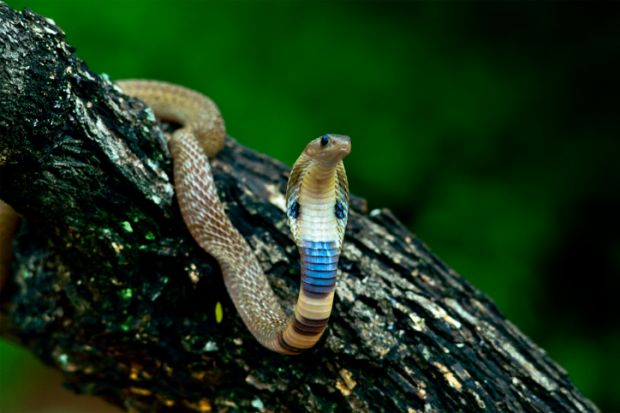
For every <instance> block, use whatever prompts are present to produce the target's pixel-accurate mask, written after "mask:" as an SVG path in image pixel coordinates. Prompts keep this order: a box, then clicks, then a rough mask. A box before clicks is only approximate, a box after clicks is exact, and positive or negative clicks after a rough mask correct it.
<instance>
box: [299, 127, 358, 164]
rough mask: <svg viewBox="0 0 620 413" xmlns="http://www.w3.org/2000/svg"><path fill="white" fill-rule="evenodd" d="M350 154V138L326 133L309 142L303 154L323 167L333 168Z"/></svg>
mask: <svg viewBox="0 0 620 413" xmlns="http://www.w3.org/2000/svg"><path fill="white" fill-rule="evenodd" d="M349 152H351V138H349V137H348V136H346V135H335V134H330V133H327V134H325V135H322V136H319V137H318V138H316V139H313V140H311V141H310V143H309V144H308V145H307V146H306V149H304V154H305V155H306V156H307V157H308V158H309V159H312V160H314V161H316V162H318V163H320V164H321V165H322V166H324V167H334V166H335V165H336V164H337V163H338V162H339V161H340V160H342V158H344V157H345V156H347V155H348V154H349Z"/></svg>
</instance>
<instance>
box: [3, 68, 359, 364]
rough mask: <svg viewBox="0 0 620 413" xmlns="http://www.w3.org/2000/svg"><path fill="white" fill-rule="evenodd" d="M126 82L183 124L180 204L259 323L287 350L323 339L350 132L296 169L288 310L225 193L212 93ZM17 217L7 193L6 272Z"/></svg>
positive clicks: (178, 142)
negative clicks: (218, 174)
mask: <svg viewBox="0 0 620 413" xmlns="http://www.w3.org/2000/svg"><path fill="white" fill-rule="evenodd" d="M117 85H118V86H119V87H120V88H121V89H122V91H123V92H125V93H126V94H128V95H130V96H133V97H137V98H139V99H141V100H143V101H144V102H145V103H146V104H147V105H149V106H150V107H151V108H152V109H153V111H154V112H155V114H156V115H157V116H158V117H160V118H161V119H164V120H171V121H175V122H177V123H179V124H181V125H182V126H181V128H180V129H178V130H176V131H175V132H174V133H173V134H172V135H171V136H170V137H169V147H170V152H171V154H172V158H173V165H174V182H175V190H176V195H177V200H178V203H179V206H180V209H181V213H182V215H183V219H184V221H185V224H186V225H187V228H188V229H189V231H190V233H191V234H192V236H193V237H194V239H195V240H196V241H197V242H198V244H199V245H200V246H201V247H202V248H203V249H205V250H206V251H207V252H208V253H209V254H210V255H212V256H213V257H215V258H216V259H217V261H218V263H219V265H220V267H221V270H222V274H223V277H224V283H225V285H226V288H227V290H228V292H229V294H230V296H231V298H232V300H233V302H234V304H235V307H236V308H237V311H238V312H239V314H240V315H241V318H242V320H243V322H244V323H245V325H246V326H247V328H248V329H249V330H250V332H251V333H252V334H253V335H254V337H256V339H257V340H258V341H259V342H260V343H261V344H262V345H263V346H265V347H267V348H268V349H270V350H273V351H276V352H278V353H283V354H298V353H300V352H302V351H303V350H306V349H308V348H311V347H312V346H314V345H315V344H316V342H317V341H318V340H319V339H320V337H321V335H322V334H323V332H324V330H325V327H326V325H327V321H328V319H329V316H330V314H331V309H332V303H333V299H334V288H335V283H336V270H337V265H338V258H339V255H340V252H341V250H342V242H343V237H344V231H345V227H346V224H347V216H348V201H349V195H348V183H347V177H346V174H345V169H344V165H343V162H342V159H343V158H344V157H345V156H346V155H347V154H348V153H349V151H350V149H351V141H350V139H349V138H348V137H347V136H342V135H323V136H321V137H319V138H317V139H314V140H312V141H311V142H310V143H309V144H308V145H307V146H306V148H305V150H304V151H303V152H302V154H301V155H300V156H299V158H298V159H297V161H296V162H295V164H294V166H293V169H292V171H291V174H290V177H289V182H288V187H287V191H286V207H287V216H288V220H289V225H290V228H291V232H292V234H293V237H294V239H295V243H296V244H297V246H298V248H299V251H300V255H301V263H302V265H301V288H300V291H299V297H298V300H297V304H296V305H295V309H294V313H293V314H292V315H291V316H290V317H287V316H286V315H285V313H284V311H283V309H282V307H281V306H280V304H279V303H278V300H277V298H276V296H275V294H274V292H273V291H272V289H271V287H270V286H269V283H268V280H267V278H266V277H265V275H264V273H263V271H262V269H261V267H260V265H259V263H258V261H257V259H256V257H255V256H254V253H253V252H252V250H251V248H250V246H249V245H248V243H247V242H246V241H245V239H244V238H243V237H242V236H241V234H240V233H239V232H238V231H237V229H236V228H235V227H234V226H233V225H232V223H231V222H230V220H229V219H228V217H227V215H226V213H225V211H224V208H223V206H222V204H221V202H220V200H219V198H218V196H217V192H216V187H215V184H214V181H213V176H212V174H211V169H210V166H209V161H208V158H209V157H214V156H215V155H216V154H217V153H218V152H219V150H220V149H221V148H222V146H223V144H224V137H225V129H224V122H223V120H222V117H221V115H220V112H219V110H218V108H217V107H216V106H215V104H214V103H213V102H212V101H211V100H210V99H209V98H208V97H206V96H204V95H202V94H200V93H197V92H194V91H192V90H189V89H186V88H183V87H181V86H176V85H172V84H169V83H164V82H157V81H145V80H125V81H119V82H117ZM17 219H18V216H17V214H16V213H15V212H14V211H13V210H12V208H11V207H10V206H8V205H7V204H5V203H3V202H2V201H0V230H1V231H0V271H4V272H6V271H7V270H6V268H7V267H8V266H7V262H8V259H9V256H10V244H11V241H12V236H11V235H10V234H12V233H13V230H14V228H15V226H16V222H17ZM1 234H4V235H1ZM3 275H4V276H6V274H1V273H0V280H1V279H2V276H3Z"/></svg>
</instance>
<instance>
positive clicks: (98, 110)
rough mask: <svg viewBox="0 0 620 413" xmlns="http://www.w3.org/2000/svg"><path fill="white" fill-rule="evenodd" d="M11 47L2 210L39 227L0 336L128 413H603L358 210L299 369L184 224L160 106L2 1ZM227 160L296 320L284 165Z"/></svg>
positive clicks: (398, 236)
mask: <svg viewBox="0 0 620 413" xmlns="http://www.w3.org/2000/svg"><path fill="white" fill-rule="evenodd" d="M0 50H1V52H2V54H1V58H0V198H1V199H3V200H5V201H6V202H8V203H9V204H10V205H12V206H13V207H14V208H15V209H16V210H17V211H18V212H19V213H20V214H22V216H23V217H24V219H23V220H22V226H21V229H20V231H19V235H18V237H17V240H16V242H15V253H14V257H13V264H12V268H11V276H10V277H9V279H8V280H7V282H6V285H5V287H4V288H3V290H2V294H1V295H0V303H1V307H0V314H1V317H2V318H1V320H2V328H1V332H0V333H1V334H2V335H3V336H5V337H12V338H13V339H15V340H17V341H19V342H20V343H22V344H23V345H25V346H27V347H28V348H30V349H31V350H32V351H33V352H34V353H35V354H37V355H38V356H39V357H40V358H41V359H43V360H44V361H45V362H46V363H48V364H50V365H52V366H55V367H56V368H57V369H59V370H61V371H63V372H64V375H65V378H66V381H67V383H68V385H69V386H70V387H71V388H73V389H74V390H75V391H77V392H81V393H91V394H96V395H99V396H101V397H105V398H106V399H108V400H109V401H111V402H112V403H115V404H118V405H120V406H123V407H124V408H126V409H127V410H129V411H175V412H180V411H202V412H205V411H211V410H217V411H232V410H241V411H244V410H254V409H256V410H263V411H356V412H357V411H407V412H457V411H458V412H479V411H489V412H495V411H498V412H508V411H510V412H594V411H597V409H596V407H595V406H594V405H593V404H592V403H591V402H590V401H588V400H587V399H585V398H584V397H583V396H582V395H581V394H580V393H579V391H578V390H577V389H576V388H575V387H574V386H573V384H572V383H571V382H570V380H569V378H568V377H567V375H566V372H565V371H564V370H562V369H561V368H560V367H559V366H557V365H556V364H555V363H554V362H553V361H552V360H550V359H549V357H548V356H547V355H546V354H545V353H544V351H543V350H541V349H540V348H538V347H537V346H536V345H535V344H534V343H532V342H531V341H530V340H529V339H528V338H527V337H525V336H524V335H523V334H522V333H521V332H520V331H519V330H518V329H517V328H516V327H515V326H514V325H512V324H511V323H510V322H509V321H508V320H506V319H505V318H504V316H503V315H502V314H501V313H500V312H499V311H498V309H497V308H496V306H495V305H494V304H493V302H492V301H491V300H489V298H487V297H485V296H484V295H483V294H481V293H480V292H479V291H478V290H476V289H475V288H473V287H472V286H471V285H470V284H469V283H468V282H466V281H465V280H464V279H463V278H462V277H460V276H459V275H457V274H456V273H454V272H453V271H452V270H451V269H450V268H449V267H448V266H447V265H445V264H444V263H442V262H441V261H440V260H439V259H438V258H437V257H435V256H434V255H433V254H432V253H431V252H430V251H429V249H428V247H426V246H425V245H424V244H423V243H422V242H421V241H420V240H419V239H417V238H416V237H414V236H413V235H411V234H410V233H409V232H408V231H407V229H406V228H405V227H404V226H403V225H402V224H401V223H400V222H398V220H397V219H396V218H394V216H393V215H392V214H391V213H390V212H389V211H387V210H374V211H372V212H370V214H366V211H365V207H364V205H365V204H364V201H363V200H361V199H359V198H354V199H353V202H352V212H351V215H350V223H349V227H348V230H347V238H346V246H345V249H344V253H343V257H342V261H341V270H342V274H341V277H340V280H339V284H338V287H337V294H336V295H337V298H336V303H335V311H334V315H333V317H332V320H331V321H330V326H329V329H328V332H327V333H326V335H325V336H326V337H325V338H324V339H323V340H322V341H321V342H320V343H319V345H318V346H317V347H316V348H315V349H313V350H312V351H309V352H308V353H307V354H304V355H301V356H297V357H285V356H281V355H278V354H275V353H271V352H269V351H268V350H265V349H263V348H262V347H260V345H259V344H258V343H257V342H256V341H255V340H254V339H253V338H252V336H251V335H250V334H249V332H248V331H247V329H246V328H245V327H244V325H243V324H242V322H241V320H240V318H239V317H238V316H237V314H236V311H235V309H234V307H233V305H232V303H231V301H230V299H229V298H228V296H227V293H226V291H225V289H224V286H223V283H222V279H221V275H220V273H219V268H218V266H217V263H216V262H215V261H214V260H213V259H212V258H211V257H209V256H208V255H207V254H206V253H205V252H203V251H202V250H201V249H200V248H199V247H198V246H197V245H196V243H195V242H194V241H193V240H192V239H191V237H190V235H189V233H188V232H187V230H186V228H185V226H184V224H183V222H182V220H181V217H180V215H179V211H178V208H177V205H176V202H175V199H174V188H173V184H172V181H171V162H170V158H169V155H168V152H167V148H166V141H165V137H164V135H163V134H162V132H161V129H160V128H159V127H158V125H157V123H156V122H155V120H154V118H153V116H152V114H151V113H150V111H148V110H146V109H145V107H144V106H143V105H142V104H141V103H140V102H138V101H136V100H133V99H129V98H126V97H125V96H123V95H122V94H121V93H120V91H119V90H118V89H116V88H115V87H114V86H113V84H112V83H111V82H110V81H109V80H107V79H106V78H105V77H103V76H100V75H97V74H95V73H93V72H91V71H90V70H89V69H88V68H87V66H86V65H85V64H84V63H83V62H82V61H80V60H79V59H77V58H76V57H75V55H74V54H73V49H72V48H71V47H70V46H68V45H67V44H66V43H65V39H64V34H63V32H62V31H61V30H60V29H59V28H58V27H57V26H55V25H54V24H53V22H51V21H49V20H46V19H44V18H42V17H40V16H37V15H36V14H34V13H32V12H29V11H24V12H16V11H14V10H12V9H10V8H9V7H8V6H7V5H5V4H2V3H0ZM213 164H214V170H215V178H216V181H217V186H218V190H219V193H220V195H221V197H222V198H223V200H224V202H225V205H226V207H227V209H228V212H229V215H230V217H231V219H232V221H233V223H234V224H235V225H236V226H237V228H239V230H240V231H241V232H242V234H243V235H244V236H245V237H246V238H247V240H248V241H249V242H250V244H251V245H252V247H253V248H254V250H255V251H256V254H257V256H258V258H259V260H260V262H261V263H262V265H263V268H264V269H265V271H266V273H267V274H268V276H269V278H270V281H271V283H272V285H273V287H274V289H275V291H276V293H277V294H278V296H279V297H280V298H281V300H282V303H283V305H285V306H286V307H287V308H292V306H293V304H294V300H295V299H296V297H297V291H298V280H299V271H298V269H297V268H298V265H299V262H298V260H299V258H298V254H297V251H296V248H295V246H294V243H293V242H292V240H291V238H290V235H289V230H288V227H287V225H286V220H285V214H284V204H283V193H284V190H285V187H286V179H287V174H288V167H286V166H285V165H283V164H281V163H279V162H277V161H274V160H272V159H269V158H268V157H265V156H263V155H260V154H258V153H256V152H254V151H252V150H250V149H247V148H244V147H242V146H241V145H239V144H238V143H236V142H235V141H234V140H232V139H228V141H227V143H226V147H225V149H224V150H223V152H222V153H221V154H220V155H218V157H217V159H215V160H214V161H213ZM220 305H221V306H222V308H223V320H221V321H218V317H216V308H219V307H220Z"/></svg>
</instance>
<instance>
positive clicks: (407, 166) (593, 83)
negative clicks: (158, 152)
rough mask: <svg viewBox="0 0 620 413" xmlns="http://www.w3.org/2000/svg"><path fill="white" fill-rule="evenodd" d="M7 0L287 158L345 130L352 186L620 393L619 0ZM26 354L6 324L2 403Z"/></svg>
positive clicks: (25, 367) (102, 64)
mask: <svg viewBox="0 0 620 413" xmlns="http://www.w3.org/2000/svg"><path fill="white" fill-rule="evenodd" d="M8 3H9V5H11V6H13V7H14V8H17V9H21V8H23V7H30V8H32V9H34V10H35V11H37V12H38V13H40V14H43V15H45V16H47V17H50V18H52V19H53V20H55V21H56V23H57V24H58V25H59V26H60V27H61V28H62V29H63V30H64V31H65V32H66V34H67V38H68V40H69V42H70V43H71V44H72V45H74V46H75V47H76V48H77V54H78V56H80V57H81V58H82V59H84V60H85V61H86V62H87V63H88V64H89V66H90V67H91V68H92V69H93V70H94V71H96V72H99V73H107V74H108V75H109V76H110V77H111V78H112V79H121V78H129V77H140V78H153V79H162V80H167V81H171V82H176V83H181V84H184V85H186V86H189V87H191V88H194V89H197V90H200V91H203V92H205V93H207V94H209V95H210V96H211V97H212V98H213V99H214V100H215V101H216V102H217V103H218V104H219V106H220V108H221V109H222V112H223V114H224V117H225V119H226V122H227V127H228V131H229V133H230V134H231V135H232V136H234V137H236V138H237V139H238V140H239V141H241V142H242V143H243V144H245V145H247V146H250V147H253V148H256V149H257V150H259V151H262V152H265V153H267V154H269V155H271V156H272V157H274V158H278V159H280V160H282V161H284V162H286V163H288V164H292V162H293V161H294V160H295V157H296V155H297V154H298V153H299V151H300V150H301V149H302V148H303V146H304V145H305V143H306V142H307V141H308V140H309V139H311V138H313V137H316V136H318V135H320V134H322V133H324V132H337V133H345V134H348V135H350V136H351V137H352V139H353V153H352V155H351V156H350V158H348V159H347V168H348V172H349V177H350V184H351V188H352V191H353V192H354V193H356V194H357V195H360V196H363V197H365V198H367V199H368V202H369V204H370V206H371V208H375V207H388V208H390V209H392V210H393V211H394V213H395V214H396V215H397V216H398V217H399V218H400V219H401V220H402V221H403V222H404V223H406V225H407V226H408V227H409V228H410V229H411V231H412V232H414V233H415V234H417V235H418V236H419V237H420V238H422V239H423V240H424V241H425V242H426V243H427V244H428V245H430V246H431V248H432V249H433V250H434V251H435V252H436V253H437V254H438V255H439V256H440V257H441V258H442V259H444V260H445V261H446V262H447V263H448V264H449V265H451V266H452V267H454V268H455V269H456V270H457V271H458V272H459V273H461V274H462V275H463V276H464V277H466V278H467V279H469V280H470V281H471V282H472V283H473V284H474V285H476V286H477V287H478V288H480V289H481V290H482V291H484V292H485V293H486V294H488V295H489V296H490V297H492V298H493V299H494V300H495V301H496V302H497V304H498V306H499V307H500V308H501V309H502V311H503V312H504V313H505V314H506V316H507V317H508V318H509V319H510V320H512V321H513V322H514V323H515V324H516V325H517V326H518V327H519V328H520V329H522V330H523V331H524V332H525V333H526V334H527V335H529V336H530V337H532V339H533V340H534V341H535V342H536V343H538V344H539V345H540V346H542V347H543V348H544V349H545V350H546V351H547V352H548V353H549V354H550V356H551V357H552V358H553V359H554V360H556V361H557V362H558V363H559V364H560V365H562V366H563V367H564V368H565V369H566V370H567V371H568V373H569V375H570V376H571V378H572V379H573V381H574V382H575V384H576V385H577V387H578V388H579V389H580V390H581V391H582V392H583V393H584V394H585V395H586V396H588V397H589V398H591V399H592V400H593V401H594V402H595V403H597V405H598V406H599V407H601V408H602V409H603V410H604V411H620V380H618V379H617V371H620V328H619V327H620V305H619V304H618V303H619V302H620V298H619V291H620V235H619V234H620V226H619V220H618V212H619V211H620V192H619V188H620V167H619V166H618V157H619V155H620V142H619V139H620V133H619V127H618V124H619V116H618V113H619V106H620V105H619V98H618V96H620V89H619V87H618V85H619V79H618V78H619V73H620V66H619V65H618V60H619V59H620V56H619V55H620V10H619V8H618V7H616V6H618V4H616V5H603V4H598V5H594V7H591V5H588V4H584V3H579V4H575V3H563V4H552V3H532V2H527V3H513V2H509V3H465V4H463V3H441V4H435V3H394V2H387V3H379V2H377V3H373V2H364V3H353V2H333V3H328V2H318V3H303V2H290V3H289V2H264V1H261V2H256V3H254V2H234V1H233V2H208V1H167V2H164V1H154V0H140V1H138V0H127V1H123V2H121V1H106V2H94V1H93V2H87V1H81V2H78V1H50V0H46V1H36V0H32V1H15V0H14V1H10V0H9V1H8ZM25 354H26V353H24V352H23V351H19V350H18V349H16V348H15V347H14V346H12V345H11V344H9V343H6V342H0V360H1V361H2V366H1V367H2V377H1V378H0V379H1V380H2V381H3V382H4V381H7V377H10V382H11V383H10V386H5V385H4V384H3V385H2V386H0V400H2V403H5V408H7V409H17V407H15V406H20V405H21V404H20V403H22V400H23V399H24V398H28V397H32V396H31V395H32V393H31V392H33V391H36V389H34V388H33V387H34V386H35V383H36V380H33V373H32V371H35V370H36V366H35V365H34V364H33V363H34V362H33V361H32V360H29V359H27V357H28V356H27V355H25ZM31 366H32V367H31ZM7 406H8V407H7ZM10 406H13V407H10ZM0 411H2V412H3V413H4V410H2V407H1V406H0ZM50 411H51V410H50ZM7 412H9V413H12V411H10V410H7Z"/></svg>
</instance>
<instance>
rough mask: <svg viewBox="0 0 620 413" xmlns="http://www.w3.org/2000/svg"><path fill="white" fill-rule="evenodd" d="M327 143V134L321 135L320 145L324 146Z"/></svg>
mask: <svg viewBox="0 0 620 413" xmlns="http://www.w3.org/2000/svg"><path fill="white" fill-rule="evenodd" d="M328 143H329V135H323V136H321V146H326V145H327V144H328Z"/></svg>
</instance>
